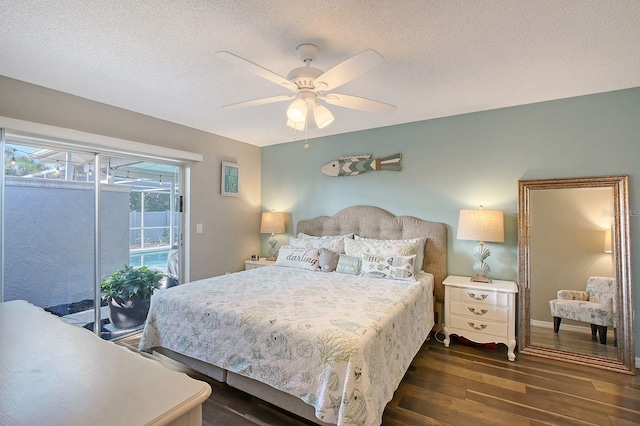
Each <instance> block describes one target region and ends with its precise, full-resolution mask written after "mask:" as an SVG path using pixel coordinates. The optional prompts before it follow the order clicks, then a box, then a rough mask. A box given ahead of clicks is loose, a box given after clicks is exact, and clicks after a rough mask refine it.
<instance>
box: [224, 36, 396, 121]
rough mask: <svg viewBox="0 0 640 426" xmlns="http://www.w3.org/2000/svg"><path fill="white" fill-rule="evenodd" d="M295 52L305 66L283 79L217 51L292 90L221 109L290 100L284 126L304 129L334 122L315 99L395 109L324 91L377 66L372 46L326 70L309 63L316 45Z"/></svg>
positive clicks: (346, 105)
mask: <svg viewBox="0 0 640 426" xmlns="http://www.w3.org/2000/svg"><path fill="white" fill-rule="evenodd" d="M296 51H297V53H298V57H299V58H300V59H302V60H303V61H304V63H305V66H302V67H298V68H294V69H293V70H291V72H289V74H287V77H286V78H285V77H282V76H280V75H278V74H276V73H274V72H272V71H269V70H268V69H266V68H263V67H261V66H260V65H257V64H254V63H253V62H250V61H248V60H246V59H243V58H241V57H239V56H236V55H234V54H233V53H230V52H226V51H220V52H216V53H215V55H216V56H217V57H219V58H222V59H224V60H226V61H229V62H231V63H232V64H234V65H236V66H238V67H240V68H243V69H244V70H246V71H249V72H252V73H254V74H256V75H258V76H260V77H262V78H264V79H266V80H269V81H271V82H272V83H275V84H277V85H279V86H282V87H285V88H286V89H288V90H290V91H291V92H293V93H292V94H291V95H283V96H272V97H269V98H262V99H255V100H252V101H246V102H240V103H236V104H231V105H226V106H224V107H223V108H227V109H232V108H241V107H248V106H255V105H264V104H270V103H274V102H284V101H292V102H291V105H289V108H288V109H287V125H288V126H289V127H293V128H294V129H296V130H303V129H304V128H305V126H307V127H308V125H309V124H315V125H316V126H317V127H318V128H320V129H322V128H324V127H326V126H328V125H329V124H331V123H332V122H333V120H334V117H333V114H331V111H329V110H328V109H327V108H326V107H325V106H323V105H321V104H320V103H319V102H318V101H324V102H326V103H328V104H331V105H336V106H339V107H343V108H351V109H357V110H361V111H367V112H377V113H389V112H393V111H395V109H396V107H395V106H394V105H389V104H386V103H384V102H379V101H374V100H371V99H366V98H361V97H358V96H351V95H343V94H340V93H327V92H330V91H332V90H333V89H335V88H337V87H339V86H342V85H343V84H345V83H347V82H349V81H351V80H353V79H354V78H356V77H359V76H360V75H362V74H364V73H366V72H368V71H370V70H371V69H373V68H375V67H376V66H377V65H379V64H380V63H381V62H382V61H383V58H382V56H380V55H379V54H378V53H377V52H375V51H373V50H371V49H368V50H365V51H363V52H360V53H358V54H357V55H355V56H352V57H351V58H349V59H347V60H345V61H343V62H341V63H339V64H338V65H336V66H334V67H333V68H331V69H329V70H327V71H322V70H320V69H318V68H314V67H312V66H311V63H312V62H313V61H314V60H316V59H317V58H318V55H319V53H320V49H318V47H317V46H316V45H314V44H301V45H300V46H298V47H297V48H296ZM311 117H313V120H311V119H310V118H311Z"/></svg>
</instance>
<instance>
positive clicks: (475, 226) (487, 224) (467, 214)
mask: <svg viewBox="0 0 640 426" xmlns="http://www.w3.org/2000/svg"><path fill="white" fill-rule="evenodd" d="M457 238H458V239H459V240H474V241H483V242H494V243H503V242H504V214H503V213H502V211H500V210H484V209H478V210H460V218H459V220H458V237H457Z"/></svg>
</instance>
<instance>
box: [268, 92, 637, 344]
mask: <svg viewBox="0 0 640 426" xmlns="http://www.w3.org/2000/svg"><path fill="white" fill-rule="evenodd" d="M427 101H428V100H427ZM396 114H402V110H398V111H397V112H396ZM339 119H340V117H339V115H338V116H337V117H336V120H339ZM309 144H310V147H309V149H305V148H304V146H303V145H304V141H299V142H292V143H284V144H279V145H272V146H268V147H264V148H262V179H261V180H262V209H263V211H264V210H271V209H274V210H276V211H284V212H288V213H289V223H287V234H288V235H287V236H285V235H280V236H278V238H279V240H280V242H281V243H285V242H287V241H288V236H290V235H293V233H294V232H295V228H294V226H295V225H294V224H295V223H297V222H298V221H299V220H301V219H309V218H313V217H316V216H319V215H333V214H335V213H336V212H338V211H339V210H341V209H343V208H345V207H348V206H352V205H359V204H367V205H374V206H378V207H381V208H383V209H386V210H388V211H390V212H391V213H393V214H395V215H410V216H417V217H419V218H423V219H427V220H432V221H437V222H444V223H446V224H447V228H448V231H449V237H448V239H449V253H448V256H449V259H448V271H449V273H450V274H457V275H471V274H472V273H473V270H472V268H471V265H472V263H473V262H474V260H475V259H474V257H473V256H472V255H471V250H472V249H473V247H474V246H475V243H474V242H472V241H459V240H456V238H455V235H456V232H457V222H458V213H459V211H460V210H461V209H473V208H477V206H478V205H480V204H482V205H483V206H484V207H485V208H488V209H499V210H503V211H504V213H505V239H506V241H505V243H504V244H499V243H487V246H488V247H489V248H490V250H491V256H490V257H489V258H488V263H489V265H490V266H491V272H490V273H489V276H491V277H493V278H498V279H506V280H517V273H518V258H517V244H518V235H517V206H518V180H519V179H540V178H559V177H578V176H602V175H618V174H627V175H629V176H630V208H631V215H632V217H631V221H630V222H631V236H632V238H631V241H632V256H633V257H634V258H635V256H637V254H639V253H640V243H639V241H640V237H636V232H638V231H639V230H640V227H639V216H640V214H639V213H638V212H640V88H633V89H628V90H621V91H615V92H608V93H602V94H596V95H588V96H581V97H576V98H570V99H562V100H557V101H550V102H542V103H537V104H531V105H523V106H517V107H511V108H503V109H498V110H491V111H484V112H478V113H473V114H465V115H459V116H453V117H446V118H439V119H433V120H426V121H421V122H416V123H409V124H403V125H398V126H391V127H383V128H379V129H373V130H366V131H360V132H354V133H347V134H342V135H337V136H330V137H323V138H317V139H312V140H310V141H309ZM397 152H400V153H402V157H403V158H402V171H401V172H386V171H379V172H370V173H366V174H364V175H360V176H347V177H328V176H325V175H323V174H321V173H320V168H321V167H322V166H323V165H324V164H326V163H328V162H330V161H333V160H336V159H338V158H339V157H340V156H344V155H355V154H372V155H373V156H374V157H376V158H378V157H384V156H387V155H390V154H394V153H397ZM267 237H268V236H264V238H262V252H263V253H266V252H267V250H268V244H267V243H266V238H267ZM634 237H636V238H634ZM632 274H633V275H632V278H634V283H635V284H634V287H635V308H636V310H638V308H640V285H638V282H640V262H634V263H633V269H632ZM637 318H638V317H636V324H635V346H636V354H640V320H638V319H637Z"/></svg>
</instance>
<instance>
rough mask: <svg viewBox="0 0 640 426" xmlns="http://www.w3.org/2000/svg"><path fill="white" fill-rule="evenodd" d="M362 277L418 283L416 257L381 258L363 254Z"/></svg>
mask: <svg viewBox="0 0 640 426" xmlns="http://www.w3.org/2000/svg"><path fill="white" fill-rule="evenodd" d="M361 257H362V265H361V266H360V274H359V275H360V276H362V277H368V278H387V279H392V280H400V281H416V278H415V273H414V268H413V264H414V262H415V260H416V255H415V254H412V255H411V256H380V255H375V254H369V253H362V254H361Z"/></svg>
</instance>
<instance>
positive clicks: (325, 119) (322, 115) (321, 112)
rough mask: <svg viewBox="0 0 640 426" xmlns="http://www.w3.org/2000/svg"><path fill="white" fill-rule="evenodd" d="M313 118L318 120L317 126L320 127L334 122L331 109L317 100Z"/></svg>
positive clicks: (322, 127)
mask: <svg viewBox="0 0 640 426" xmlns="http://www.w3.org/2000/svg"><path fill="white" fill-rule="evenodd" d="M313 118H314V120H315V122H316V126H318V129H324V128H325V127H327V126H328V125H329V124H331V123H333V120H334V117H333V114H331V111H329V110H328V109H327V108H325V107H324V106H322V105H320V104H319V103H317V102H316V103H315V104H314V106H313Z"/></svg>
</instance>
